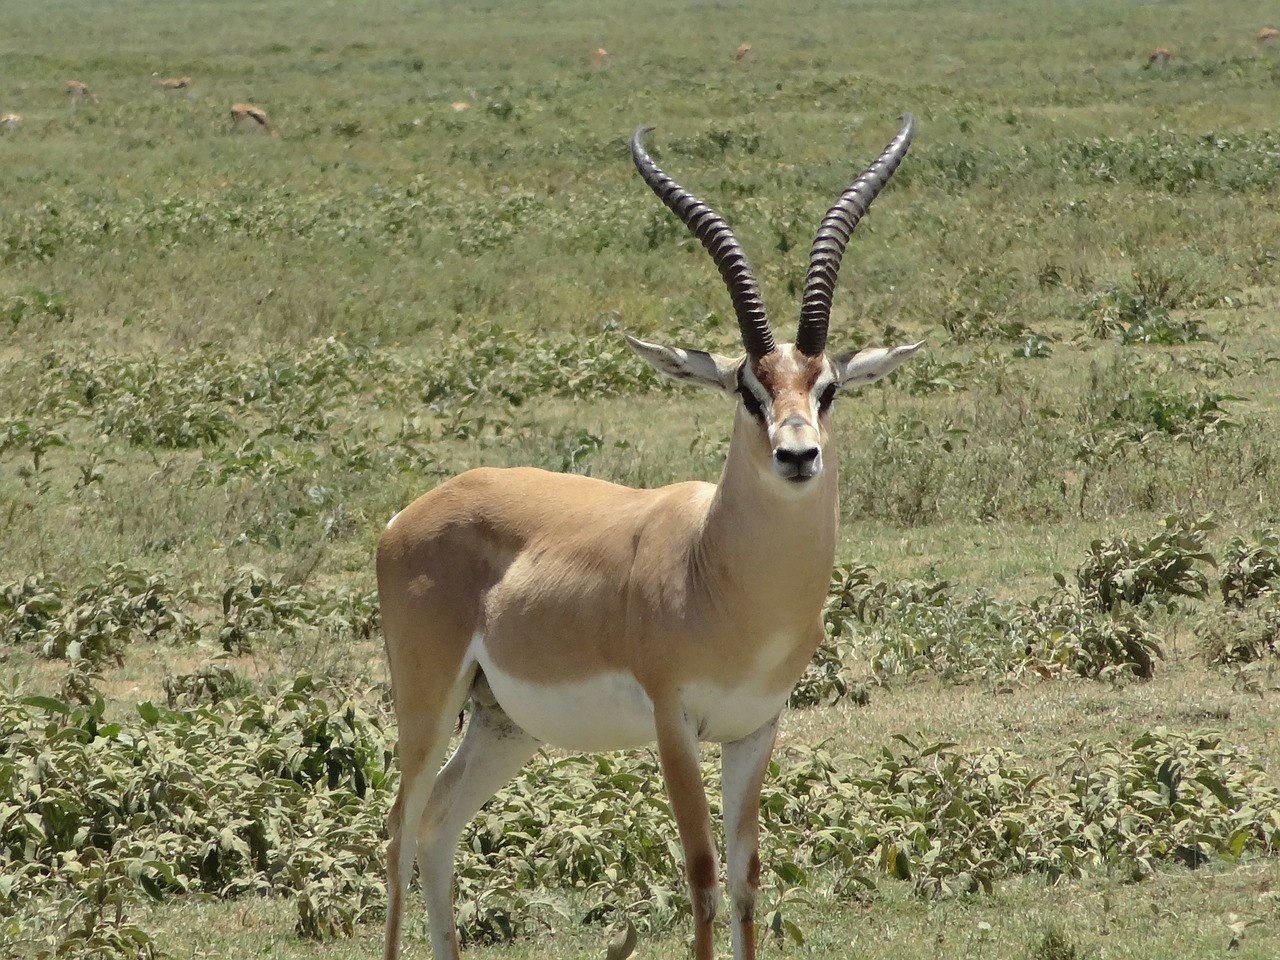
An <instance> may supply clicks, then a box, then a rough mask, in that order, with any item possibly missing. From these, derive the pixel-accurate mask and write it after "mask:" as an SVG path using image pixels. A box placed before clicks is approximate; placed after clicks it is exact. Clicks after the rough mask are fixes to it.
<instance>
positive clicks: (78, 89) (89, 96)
mask: <svg viewBox="0 0 1280 960" xmlns="http://www.w3.org/2000/svg"><path fill="white" fill-rule="evenodd" d="M67 99H68V100H69V101H71V105H72V106H73V107H74V106H76V105H78V104H80V103H83V102H84V101H86V100H89V101H92V102H93V103H97V102H98V98H97V97H95V96H94V95H93V92H92V91H91V90H90V89H89V86H88V84H84V83H81V82H80V81H79V80H68V81H67Z"/></svg>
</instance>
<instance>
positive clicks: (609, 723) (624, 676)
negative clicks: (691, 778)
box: [473, 638, 788, 752]
mask: <svg viewBox="0 0 1280 960" xmlns="http://www.w3.org/2000/svg"><path fill="white" fill-rule="evenodd" d="M473 652H474V656H475V659H476V661H477V662H478V663H479V665H480V669H481V670H483V671H484V676H485V679H486V681H487V682H488V684H489V689H490V690H491V691H492V692H493V696H494V699H496V700H497V701H498V705H499V706H501V707H502V709H503V711H505V712H506V714H507V716H508V717H510V718H511V720H512V721H513V722H514V723H515V724H516V726H518V727H520V728H521V729H522V730H524V731H525V732H526V733H528V734H529V735H530V736H531V737H533V738H535V739H537V740H540V741H542V742H543V743H547V744H551V745H553V746H557V747H562V748H564V749H566V750H583V751H592V752H593V751H603V750H626V749H631V748H634V747H641V746H644V745H645V744H647V743H652V742H653V741H654V740H655V739H657V729H656V727H655V725H654V720H653V701H652V700H650V699H649V695H648V694H647V693H645V691H644V688H643V687H641V686H640V684H639V683H638V682H637V681H636V679H635V677H633V676H632V675H631V674H630V673H626V672H622V671H614V672H609V673H601V674H596V675H593V676H589V677H582V678H578V679H574V680H570V681H565V682H563V683H556V684H546V683H531V682H529V681H527V680H523V679H521V678H519V677H516V676H513V675H512V674H509V673H504V672H503V671H502V670H500V669H499V668H498V667H497V666H495V664H494V663H493V660H492V659H491V658H490V657H489V656H488V653H487V651H486V650H485V649H484V644H483V642H482V641H480V640H479V638H477V642H475V643H474V644H473ZM787 693H788V691H785V690H784V691H782V692H780V693H777V692H775V693H770V694H761V693H755V692H748V691H745V690H743V689H728V688H725V687H721V686H718V685H716V684H714V683H709V682H706V681H700V682H690V683H688V684H686V685H683V686H682V687H681V706H682V707H683V710H684V714H685V716H686V717H687V718H688V721H689V723H690V725H691V726H692V727H693V729H694V731H695V732H696V734H697V737H698V739H699V740H702V741H712V742H722V743H723V742H729V741H733V740H738V739H741V738H742V737H745V736H747V735H748V734H751V733H754V732H755V731H756V730H758V729H759V728H760V727H761V726H763V725H764V724H765V723H768V722H769V721H770V720H772V719H773V718H774V717H775V716H776V715H777V714H778V711H780V710H781V709H782V707H783V705H784V704H785V702H786V698H787Z"/></svg>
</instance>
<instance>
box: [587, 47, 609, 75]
mask: <svg viewBox="0 0 1280 960" xmlns="http://www.w3.org/2000/svg"><path fill="white" fill-rule="evenodd" d="M607 66H609V51H608V50H606V49H605V48H604V47H596V49H595V53H593V54H591V69H592V70H603V69H604V68H605V67H607Z"/></svg>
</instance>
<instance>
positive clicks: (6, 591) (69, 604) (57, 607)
mask: <svg viewBox="0 0 1280 960" xmlns="http://www.w3.org/2000/svg"><path fill="white" fill-rule="evenodd" d="M194 600H195V593H194V592H193V591H192V590H190V589H188V588H185V587H184V588H175V587H173V586H171V585H170V583H169V580H168V578H167V577H166V576H165V575H164V574H151V573H146V572H144V571H141V570H136V569H133V568H131V567H127V566H125V565H124V564H114V565H112V566H110V567H108V568H107V569H106V570H105V571H103V572H102V574H101V577H100V578H99V579H97V580H96V581H95V582H94V583H91V584H86V585H85V586H82V587H80V588H79V589H77V590H75V591H70V590H68V589H67V588H66V587H65V586H63V585H62V584H61V583H60V582H58V581H57V580H53V579H44V578H40V577H28V578H26V579H25V580H23V581H20V582H14V583H8V584H0V636H2V637H3V638H4V639H5V640H6V641H8V642H11V643H14V644H21V645H23V646H26V647H29V648H31V649H32V650H33V651H35V652H36V653H38V654H39V655H40V656H42V657H48V658H50V659H66V660H71V661H77V660H85V661H87V662H88V663H90V664H93V665H95V666H96V665H100V664H102V663H105V662H107V661H114V662H117V663H119V662H122V661H123V657H124V650H125V648H126V647H127V646H128V645H129V644H130V643H132V642H133V641H134V640H135V639H146V640H156V639H159V638H161V637H164V638H168V639H174V640H178V641H185V640H189V639H191V638H192V637H193V636H194V635H195V633H196V630H197V628H196V625H195V624H194V623H193V622H192V621H191V620H190V619H189V618H188V615H187V613H186V612H185V608H186V607H188V606H189V605H190V604H192V603H193V602H194Z"/></svg>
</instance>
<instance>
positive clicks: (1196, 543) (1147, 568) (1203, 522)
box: [1076, 515, 1216, 612]
mask: <svg viewBox="0 0 1280 960" xmlns="http://www.w3.org/2000/svg"><path fill="white" fill-rule="evenodd" d="M1164 527H1165V529H1164V531H1163V532H1162V533H1158V534H1156V536H1154V537H1152V538H1151V539H1150V540H1147V541H1145V542H1143V541H1140V540H1135V539H1133V538H1129V537H1117V538H1114V539H1111V540H1094V541H1093V542H1092V544H1090V546H1089V555H1088V557H1087V558H1086V559H1085V560H1084V561H1083V562H1082V563H1081V564H1080V565H1079V566H1078V567H1077V568H1076V584H1077V586H1078V587H1079V590H1080V595H1081V597H1082V598H1083V600H1084V602H1085V603H1087V604H1089V605H1091V606H1092V607H1093V608H1094V609H1096V610H1099V611H1103V612H1113V611H1115V610H1117V609H1118V608H1119V606H1120V604H1122V603H1125V604H1129V605H1130V606H1134V607H1150V606H1153V605H1156V604H1160V603H1164V604H1168V605H1172V603H1173V598H1175V597H1193V598H1196V599H1204V598H1205V597H1206V596H1207V595H1208V591H1209V578H1208V576H1207V575H1206V574H1205V573H1204V571H1203V570H1201V569H1200V565H1202V564H1207V565H1209V566H1215V565H1216V562H1215V560H1214V558H1213V554H1211V553H1210V552H1209V551H1208V549H1207V548H1206V545H1205V534H1206V533H1208V532H1209V531H1211V530H1213V529H1214V527H1215V525H1214V524H1213V523H1212V521H1210V520H1209V519H1208V518H1201V519H1198V520H1194V521H1187V520H1186V519H1184V518H1183V517H1179V516H1176V515H1172V516H1169V517H1166V518H1165V521H1164Z"/></svg>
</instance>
